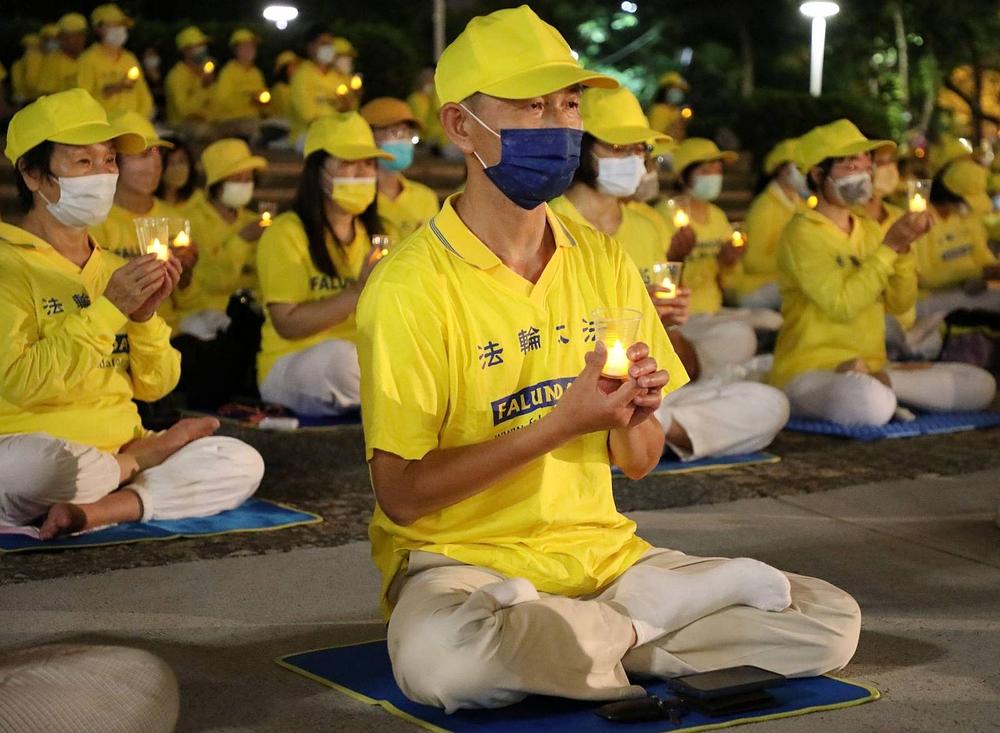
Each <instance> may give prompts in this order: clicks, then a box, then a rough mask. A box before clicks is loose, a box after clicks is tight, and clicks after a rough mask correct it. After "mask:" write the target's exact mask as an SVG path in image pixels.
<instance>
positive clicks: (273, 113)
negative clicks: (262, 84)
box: [267, 81, 292, 119]
mask: <svg viewBox="0 0 1000 733" xmlns="http://www.w3.org/2000/svg"><path fill="white" fill-rule="evenodd" d="M291 101H292V88H291V86H289V85H288V84H287V83H286V82H283V81H279V82H278V83H276V84H275V85H274V86H273V87H271V104H269V105H268V106H267V116H268V117H278V118H281V119H287V117H288V115H289V110H290V109H291Z"/></svg>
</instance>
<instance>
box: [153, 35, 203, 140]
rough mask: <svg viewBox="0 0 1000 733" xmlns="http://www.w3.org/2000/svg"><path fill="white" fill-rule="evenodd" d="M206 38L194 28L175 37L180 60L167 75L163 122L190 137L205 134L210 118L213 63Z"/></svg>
mask: <svg viewBox="0 0 1000 733" xmlns="http://www.w3.org/2000/svg"><path fill="white" fill-rule="evenodd" d="M208 41H209V38H208V36H206V35H205V34H204V33H202V32H201V30H200V29H199V28H197V27H195V26H189V27H187V28H185V29H184V30H182V31H181V32H180V33H178V34H177V37H176V42H177V50H178V52H179V53H180V56H181V58H180V60H179V61H178V62H177V63H176V64H174V66H173V68H172V69H170V71H169V72H167V76H166V78H165V79H164V82H163V84H164V91H165V93H166V97H167V122H168V123H170V125H172V126H174V127H175V128H180V129H182V130H183V131H184V132H185V133H186V134H189V135H191V136H192V137H201V136H204V135H207V134H208V132H209V127H208V123H210V122H212V120H213V119H214V107H215V97H214V94H213V87H214V85H215V62H214V61H212V60H211V59H210V58H209V56H208Z"/></svg>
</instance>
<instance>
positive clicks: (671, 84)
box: [649, 71, 691, 142]
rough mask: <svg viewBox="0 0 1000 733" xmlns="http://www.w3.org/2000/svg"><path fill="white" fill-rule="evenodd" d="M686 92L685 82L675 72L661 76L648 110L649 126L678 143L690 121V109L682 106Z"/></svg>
mask: <svg viewBox="0 0 1000 733" xmlns="http://www.w3.org/2000/svg"><path fill="white" fill-rule="evenodd" d="M688 90H689V87H688V83H687V81H686V80H685V79H684V77H683V76H681V75H680V74H678V73H677V72H676V71H668V72H666V73H665V74H662V75H661V76H660V78H659V80H658V87H657V90H656V97H655V98H654V100H653V105H652V106H651V107H650V108H649V126H650V127H652V128H653V129H654V130H656V131H657V132H662V133H664V134H666V135H669V136H670V137H672V138H673V139H674V140H676V141H678V142H680V141H682V140H684V137H685V130H686V128H687V122H688V120H689V119H691V108H690V107H688V106H686V105H685V104H684V97H685V96H686V95H687V93H688Z"/></svg>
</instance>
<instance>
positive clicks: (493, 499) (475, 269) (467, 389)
mask: <svg viewBox="0 0 1000 733" xmlns="http://www.w3.org/2000/svg"><path fill="white" fill-rule="evenodd" d="M455 198H456V197H455V196H452V197H450V198H449V199H448V200H447V201H446V202H445V204H444V207H443V208H442V209H441V211H440V212H439V213H438V214H437V215H436V216H435V217H434V218H433V219H432V220H431V221H430V222H429V223H428V224H427V226H425V227H423V228H422V229H420V230H419V231H418V232H417V233H416V234H414V235H413V236H411V237H410V238H409V239H407V240H406V241H405V242H404V243H403V244H402V245H401V246H400V247H399V248H398V249H397V250H396V251H394V252H393V254H392V255H391V256H390V258H389V259H388V260H386V261H385V262H383V263H382V264H380V265H379V266H378V267H376V268H375V271H374V272H373V274H372V277H371V279H370V280H369V281H368V284H367V285H366V287H365V290H364V292H363V293H362V295H361V301H360V303H359V305H358V313H357V321H358V355H359V359H360V363H361V413H362V416H363V419H364V429H365V443H366V448H367V455H368V458H369V460H370V459H371V457H372V455H373V452H374V451H375V450H381V451H386V452H389V453H393V454H395V455H398V456H400V457H402V458H405V459H407V460H419V459H421V458H423V457H424V456H425V455H426V454H427V453H428V452H430V451H432V450H435V449H447V448H456V447H461V446H466V445H474V444H478V443H483V442H485V441H489V440H493V439H495V438H497V437H499V436H501V435H504V434H506V433H509V432H511V431H514V430H518V429H521V428H524V427H526V426H527V425H529V424H530V423H532V422H534V421H537V420H539V419H541V418H542V417H543V416H544V415H545V414H546V413H548V412H549V411H550V410H551V408H552V407H553V406H554V405H555V404H556V403H557V402H558V400H559V398H560V397H561V396H562V394H563V392H564V391H565V389H566V387H567V386H568V385H569V384H570V383H571V382H572V380H573V379H574V378H575V377H576V376H577V375H578V374H579V373H580V371H581V370H582V369H583V367H584V356H585V355H586V354H587V352H589V351H591V350H592V349H593V348H594V340H595V333H594V323H593V320H592V315H591V314H592V313H593V311H594V310H595V309H597V308H607V307H623V306H624V307H629V308H634V309H636V310H639V311H641V312H642V314H643V319H642V324H641V327H640V333H639V338H640V340H642V341H645V342H646V343H647V344H649V346H650V349H651V352H652V354H653V355H654V357H655V358H656V359H657V361H658V362H659V364H660V366H661V367H662V368H664V369H666V370H668V371H669V372H670V374H671V377H672V378H671V382H670V385H669V386H668V387H667V388H666V390H665V391H666V392H669V391H672V390H674V389H677V388H678V387H680V386H681V385H683V384H684V383H685V382H686V381H687V375H686V374H685V372H684V367H683V366H682V365H681V363H680V361H679V359H678V358H677V356H676V354H675V353H674V351H673V348H672V347H671V345H670V342H669V340H668V339H667V334H666V332H665V331H664V330H663V326H662V325H661V323H660V320H659V318H657V316H656V312H655V310H654V309H653V305H652V303H651V301H650V298H649V296H648V295H647V293H646V288H645V287H644V285H643V283H642V280H641V278H640V277H639V274H638V272H637V271H636V268H635V266H634V265H633V264H632V263H631V262H630V261H629V259H628V257H627V255H626V254H625V253H624V252H623V251H622V249H621V247H620V246H619V245H618V244H617V243H616V242H615V241H614V240H613V239H611V238H610V237H607V236H605V235H604V234H601V233H599V232H597V231H596V230H594V229H592V228H590V227H588V226H583V225H581V224H579V223H577V222H575V221H572V220H570V219H563V218H561V217H559V216H558V215H557V214H556V213H555V212H553V211H552V210H551V209H550V208H548V207H547V208H546V215H547V218H548V225H549V227H550V229H551V231H552V233H553V235H554V238H555V242H556V245H557V246H556V251H555V253H554V254H553V256H552V259H551V260H550V261H549V263H548V265H547V266H546V268H545V270H544V271H543V272H542V274H541V276H540V277H539V279H538V282H536V283H534V284H532V283H530V282H528V281H527V280H525V279H523V278H522V277H521V276H519V275H517V274H515V273H514V272H513V271H512V270H510V269H508V268H507V267H506V266H504V265H503V263H502V262H501V261H500V260H499V258H497V256H496V255H495V254H494V253H493V252H492V251H491V250H490V249H489V248H487V247H486V245H484V244H483V243H482V242H480V241H479V240H478V239H477V238H476V237H475V235H473V234H472V232H471V231H469V229H468V227H466V226H465V224H464V223H463V222H462V220H461V219H460V218H459V216H458V214H457V213H456V212H455V209H454V208H453V202H454V201H455ZM369 537H370V539H371V542H372V555H373V558H374V560H375V564H376V565H377V566H378V568H379V570H380V571H381V573H382V591H383V595H384V593H385V592H386V590H387V589H388V586H389V584H390V583H391V581H392V579H393V577H394V576H395V575H396V573H398V572H399V571H400V570H401V569H403V568H405V566H406V563H407V559H408V556H409V553H410V552H411V551H413V550H423V551H425V552H433V553H437V554H440V555H444V556H446V557H449V558H452V559H454V560H458V561H460V562H463V563H469V564H471V565H477V566H482V567H488V568H491V569H493V570H496V571H498V572H500V573H503V574H504V575H507V576H511V577H517V576H520V577H525V578H528V579H529V580H530V581H531V582H532V583H534V584H535V586H536V587H537V588H538V590H540V591H543V592H546V593H558V594H563V595H570V596H577V595H583V594H586V593H592V592H594V591H596V590H598V589H600V588H602V587H604V586H606V585H607V584H608V583H610V582H611V581H613V580H614V579H615V578H617V577H618V576H619V575H621V573H622V572H624V571H625V570H626V569H627V568H629V567H630V566H631V565H632V564H634V563H635V562H636V560H638V559H639V558H640V557H641V556H642V555H643V553H645V552H646V550H648V549H649V545H648V544H647V543H646V542H644V541H643V540H641V539H639V538H638V537H636V535H635V523H633V522H632V521H631V520H629V519H626V518H625V517H624V516H622V515H621V514H619V513H618V511H617V509H616V508H615V502H614V498H613V496H612V493H611V471H610V465H609V456H608V433H607V432H599V433H591V434H588V435H584V436H582V437H579V438H576V439H574V440H572V441H570V442H569V443H566V444H565V445H563V446H560V447H559V448H557V449H556V450H554V451H552V452H551V453H548V454H546V455H544V456H542V457H540V458H538V459H536V460H534V461H531V462H530V463H528V464H527V465H525V466H522V467H521V468H519V469H518V470H517V471H516V472H514V473H513V474H511V475H509V476H506V477H503V478H501V479H499V480H498V481H497V482H496V483H495V484H493V485H492V486H491V487H489V488H488V489H486V490H485V491H482V492H480V493H478V494H476V495H475V496H472V497H469V498H468V499H465V500H463V501H460V502H458V503H457V504H454V505H452V506H450V507H447V508H444V509H441V510H440V511H437V512H434V513H433V514H430V515H428V516H425V517H422V518H421V519H419V520H417V521H416V522H414V523H413V524H411V525H409V526H407V527H403V526H399V525H397V524H395V523H393V522H392V521H391V520H390V519H389V518H388V517H387V516H386V515H385V513H384V512H383V511H382V510H381V508H379V507H378V506H376V509H375V513H374V516H373V517H372V520H371V524H370V526H369ZM383 610H384V611H385V612H386V613H387V614H388V612H389V610H390V609H389V606H388V602H385V601H384V602H383Z"/></svg>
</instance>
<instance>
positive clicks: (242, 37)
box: [229, 28, 260, 46]
mask: <svg viewBox="0 0 1000 733" xmlns="http://www.w3.org/2000/svg"><path fill="white" fill-rule="evenodd" d="M259 42H260V39H259V38H258V37H257V34H256V33H254V32H253V31H252V30H250V29H249V28H237V29H236V30H234V31H233V34H232V35H231V36H229V45H230V46H235V45H236V44H237V43H259Z"/></svg>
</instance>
